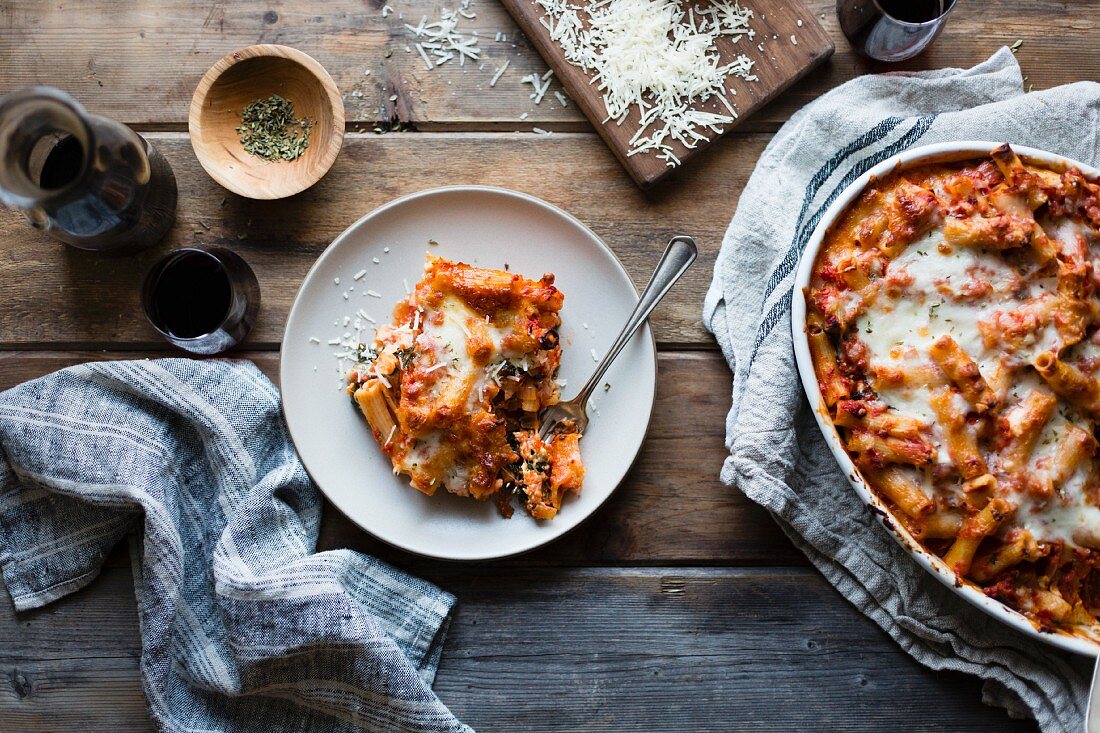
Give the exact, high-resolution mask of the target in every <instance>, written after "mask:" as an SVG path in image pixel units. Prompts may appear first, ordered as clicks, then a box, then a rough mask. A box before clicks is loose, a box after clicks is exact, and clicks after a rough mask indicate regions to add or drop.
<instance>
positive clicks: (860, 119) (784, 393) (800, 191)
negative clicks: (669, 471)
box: [703, 48, 1100, 733]
mask: <svg viewBox="0 0 1100 733" xmlns="http://www.w3.org/2000/svg"><path fill="white" fill-rule="evenodd" d="M1098 131H1100V85H1097V84H1095V83H1092V82H1081V83H1077V84H1070V85H1067V86H1062V87H1058V88H1056V89H1049V90H1046V91H1042V92H1035V93H1032V94H1025V93H1024V82H1023V77H1022V75H1021V73H1020V67H1019V66H1018V65H1017V63H1016V59H1015V57H1013V55H1012V53H1010V51H1009V50H1008V49H1007V48H1002V49H1001V50H1000V51H998V52H997V53H996V54H994V55H993V56H992V57H991V58H989V59H988V60H987V61H985V62H983V63H981V64H979V65H978V66H975V67H974V68H972V69H966V70H961V69H944V70H940V71H934V72H926V73H913V74H883V75H879V76H864V77H860V78H858V79H853V80H852V81H850V82H848V83H846V84H844V85H842V86H840V87H838V88H836V89H834V90H833V91H831V92H829V93H828V94H825V95H824V96H822V97H821V98H819V99H818V100H816V101H815V102H813V103H811V104H810V105H808V106H807V107H805V108H804V109H802V110H801V111H799V112H798V113H797V114H795V115H794V116H793V117H792V118H791V119H790V121H789V122H788V123H787V124H786V125H784V126H783V128H782V129H781V130H780V131H779V133H778V134H777V135H776V136H775V138H774V139H773V140H772V141H771V143H770V144H769V145H768V147H767V149H766V150H765V151H764V153H763V154H762V155H761V157H760V161H759V162H758V163H757V166H756V170H755V171H754V172H753V174H752V177H751V178H750V179H749V183H748V185H747V186H746V187H745V190H744V192H743V193H742V194H741V199H740V203H739V204H738V206H737V212H736V214H735V215H734V217H733V221H732V223H731V224H730V227H729V230H728V231H727V232H726V236H725V239H724V241H723V243H722V250H721V253H720V254H719V256H718V261H717V264H716V265H715V268H714V280H713V282H712V284H711V287H710V290H709V292H708V293H707V297H706V302H705V305H704V310H703V321H704V323H705V324H706V325H707V327H708V328H709V329H710V330H711V332H713V333H714V335H715V337H716V338H717V340H718V343H719V344H720V346H721V348H722V352H723V353H724V354H725V357H726V360H727V361H728V362H729V364H730V367H731V368H732V369H733V373H734V384H733V407H732V409H731V410H730V413H729V416H728V418H727V421H726V445H727V447H728V448H729V451H730V455H729V458H728V459H727V460H726V462H725V464H724V466H723V467H722V479H723V480H724V481H725V482H726V483H728V484H734V485H736V486H737V487H738V488H739V489H740V490H741V491H743V492H744V493H745V494H746V495H747V496H748V497H749V498H750V499H752V500H753V501H756V502H757V503H759V504H761V505H763V506H764V507H766V508H767V509H768V510H770V511H771V512H772V514H773V515H774V516H775V517H776V519H777V520H778V522H779V524H780V526H781V527H782V528H783V530H784V531H785V532H786V533H787V535H788V536H789V537H790V538H791V540H792V541H793V542H794V543H795V544H796V545H797V546H798V547H799V548H800V549H801V550H802V551H803V552H805V553H806V555H807V556H808V557H809V559H810V560H811V562H813V563H814V565H816V566H817V568H818V569H819V570H820V571H821V572H822V574H824V575H825V577H826V578H827V579H828V580H829V581H830V582H831V583H832V584H833V585H834V586H836V588H837V589H838V590H839V591H840V592H841V593H842V594H843V595H844V596H845V597H846V598H847V599H848V600H849V601H851V602H852V603H853V604H854V605H855V606H856V608H858V609H859V610H860V611H861V612H863V613H864V614H866V615H867V616H868V617H869V618H871V619H872V620H874V621H875V622H876V623H877V624H878V625H879V626H881V627H882V628H883V629H884V630H885V631H886V632H887V633H889V634H890V636H892V637H893V638H894V639H895V640H896V641H897V642H898V644H900V645H901V647H902V648H903V649H905V651H907V652H908V653H909V654H910V655H912V656H913V658H914V659H916V660H917V661H919V662H920V663H921V664H924V665H926V666H928V667H930V668H932V669H937V670H939V669H950V670H958V671H962V672H967V673H970V674H974V675H978V676H980V677H981V678H983V679H984V680H986V683H985V686H984V693H985V695H984V696H985V701H986V702H988V703H990V704H995V705H1000V706H1003V707H1005V708H1007V709H1008V710H1009V712H1010V713H1011V714H1013V715H1018V716H1031V717H1034V718H1035V719H1036V720H1037V721H1038V723H1039V725H1040V727H1041V729H1042V730H1043V731H1044V733H1063V732H1064V733H1080V731H1081V730H1082V727H1083V720H1084V711H1085V697H1086V691H1087V689H1088V677H1089V674H1090V672H1091V661H1090V660H1087V659H1085V658H1084V657H1078V656H1076V655H1073V654H1070V653H1067V652H1063V651H1060V650H1058V649H1055V648H1054V647H1050V646H1047V645H1045V644H1042V643H1039V642H1036V641H1033V640H1031V639H1029V638H1027V637H1025V636H1023V635H1022V634H1020V633H1018V632H1016V631H1015V630H1013V629H1010V628H1009V627H1007V626H1005V625H1003V624H1000V623H998V622H996V621H994V620H992V619H991V618H990V617H988V616H986V615H985V614H983V613H982V612H981V611H979V610H977V609H975V608H973V607H971V606H970V605H969V604H968V603H966V602H965V601H963V600H962V599H960V598H958V597H957V596H955V595H954V594H953V593H952V592H951V591H950V590H948V589H947V588H945V587H944V586H942V585H941V584H940V583H939V582H938V581H937V580H936V579H935V578H933V577H932V576H931V575H930V574H929V573H927V572H926V571H925V570H923V569H922V568H921V567H920V566H919V565H917V563H916V562H915V561H913V560H912V559H910V558H909V556H908V555H907V554H906V553H905V552H904V551H903V550H902V549H901V547H899V546H898V545H897V543H896V542H895V541H894V540H893V539H892V538H891V537H890V536H888V534H887V532H886V530H885V529H884V528H883V527H881V526H880V523H879V522H878V521H876V519H875V517H874V516H873V513H872V512H870V511H868V510H867V509H866V508H865V507H864V506H863V504H862V503H861V502H860V500H859V499H858V497H857V496H856V494H855V492H854V491H853V490H852V488H851V486H850V485H849V484H848V482H847V480H846V479H845V477H844V475H843V474H842V472H841V471H840V469H839V468H838V467H837V464H836V461H835V460H834V458H833V456H832V454H831V453H830V452H829V449H828V448H827V446H826V445H825V442H824V439H823V438H822V437H821V433H820V432H819V431H818V428H817V425H816V424H815V423H814V419H813V416H812V415H811V414H810V411H809V409H808V407H807V403H806V400H805V398H804V396H803V393H802V387H801V384H800V382H799V379H798V372H797V369H796V367H795V360H794V353H793V351H792V346H791V327H790V314H791V296H792V282H793V279H794V272H795V269H796V266H797V263H798V259H799V255H800V254H801V252H802V249H803V248H804V247H805V245H806V242H807V240H808V239H809V236H810V234H811V233H812V232H813V229H814V227H815V226H816V225H817V223H818V221H819V219H820V217H821V216H822V214H823V213H824V211H825V209H826V208H827V207H828V205H829V204H830V203H831V202H832V201H833V200H834V199H835V198H836V197H837V196H838V195H839V194H840V192H841V191H843V190H844V188H845V187H846V186H847V185H848V184H849V183H851V182H852V181H853V180H855V179H856V178H857V177H859V176H860V175H861V174H862V173H863V172H864V171H866V170H867V169H868V168H870V167H871V166H873V165H875V164H876V163H878V162H880V161H882V160H884V159H886V158H888V157H890V156H891V155H894V154H896V153H898V152H900V151H902V150H905V149H906V148H909V147H912V146H916V145H924V144H928V143H935V142H944V141H951V140H968V139H969V140H992V141H1008V142H1013V143H1018V144H1021V145H1030V146H1034V147H1037V148H1042V149H1046V150H1050V151H1053V152H1055V153H1061V154H1063V155H1068V156H1069V157H1072V158H1076V159H1078V160H1081V161H1083V162H1085V163H1089V164H1092V165H1096V164H1098V163H1100V141H1098Z"/></svg>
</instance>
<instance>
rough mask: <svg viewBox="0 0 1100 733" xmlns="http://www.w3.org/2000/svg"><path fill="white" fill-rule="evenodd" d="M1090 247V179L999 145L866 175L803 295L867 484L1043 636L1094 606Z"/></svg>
mask: <svg viewBox="0 0 1100 733" xmlns="http://www.w3.org/2000/svg"><path fill="white" fill-rule="evenodd" d="M1098 255H1100V186H1098V185H1097V184H1096V183H1095V182H1093V181H1090V180H1087V179H1086V178H1085V177H1084V176H1083V175H1082V173H1081V172H1080V171H1079V170H1076V169H1070V170H1065V171H1056V170H1051V169H1048V168H1044V167H1039V166H1037V165H1032V164H1025V163H1024V162H1022V161H1021V160H1020V158H1019V157H1018V156H1017V155H1016V154H1015V152H1014V151H1013V150H1012V149H1011V148H1010V147H1009V146H1007V145H1004V146H1001V147H1000V148H998V149H997V150H994V151H993V152H992V153H991V154H990V156H989V157H985V158H980V159H973V160H967V161H964V162H953V163H936V164H927V165H924V166H922V167H917V168H911V169H907V170H903V171H899V172H896V173H894V174H892V175H889V176H887V177H885V178H883V179H880V180H877V181H872V183H871V184H870V185H869V186H868V187H867V189H866V190H865V191H864V192H863V194H862V195H861V196H860V197H859V198H858V199H857V200H856V201H855V202H853V204H852V205H851V206H850V207H849V208H848V210H847V211H846V212H844V213H843V215H842V216H841V217H840V218H839V219H838V220H837V223H836V225H835V226H834V227H832V229H831V230H830V231H829V232H828V233H827V234H826V238H825V240H824V242H823V246H822V249H821V251H820V254H819V255H818V258H817V261H816V262H815V263H814V268H813V272H812V276H811V280H810V286H809V288H808V290H807V292H806V298H807V331H808V334H807V335H808V340H809V345H810V353H811V356H812V359H813V364H814V369H815V372H816V376H817V381H818V385H819V387H820V389H821V394H822V397H823V400H824V404H825V405H826V406H827V407H828V410H829V411H830V417H831V418H832V420H833V423H834V425H835V426H836V427H837V429H838V432H839V433H840V435H841V438H842V440H843V442H844V444H845V446H846V448H847V451H848V453H849V454H850V455H851V457H852V459H853V461H854V462H855V464H856V465H857V466H858V468H859V470H860V472H861V473H862V475H863V477H864V478H865V480H866V482H867V483H868V484H869V485H870V486H871V487H872V489H873V490H874V491H875V492H876V493H877V494H878V495H879V497H880V498H881V499H883V500H884V501H885V502H886V503H887V504H888V505H889V506H890V508H891V509H892V510H893V514H894V517H895V519H896V520H897V521H899V522H900V523H902V524H904V525H905V527H906V528H907V529H908V531H909V533H910V534H911V535H912V536H913V537H914V538H916V539H917V541H918V542H920V543H921V545H922V546H923V547H924V548H925V549H926V550H927V551H929V552H931V553H934V554H936V555H938V556H939V557H941V558H942V559H943V561H944V563H945V564H946V565H947V566H948V567H950V568H951V569H952V570H954V572H955V573H956V576H957V577H958V578H959V582H960V583H962V582H970V583H973V584H976V585H977V586H979V587H980V588H982V589H983V590H984V592H985V594H987V595H988V596H991V597H993V598H996V599H999V600H1001V601H1002V602H1004V603H1005V604H1006V605H1008V606H1010V607H1012V608H1015V609H1016V610H1018V611H1019V612H1021V613H1022V614H1024V615H1025V616H1027V617H1028V618H1029V619H1030V620H1031V621H1032V622H1033V623H1034V624H1035V625H1036V626H1037V627H1039V628H1041V629H1044V630H1055V629H1061V630H1066V631H1069V632H1074V631H1076V632H1084V631H1086V629H1084V628H1083V627H1090V626H1094V625H1095V624H1096V623H1097V614H1098V613H1100V572H1098V571H1097V567H1098V566H1100V474H1098V471H1097V461H1096V448H1097V441H1096V428H1097V419H1098V418H1100V331H1098V329H1097V324H1098V317H1100V302H1098V300H1097V295H1096V287H1097V278H1098V277H1100V272H1098V263H1097V257H1098ZM1091 631H1093V634H1094V635H1095V632H1096V631H1097V629H1096V628H1095V627H1094V628H1093V629H1091ZM1086 635H1087V634H1086Z"/></svg>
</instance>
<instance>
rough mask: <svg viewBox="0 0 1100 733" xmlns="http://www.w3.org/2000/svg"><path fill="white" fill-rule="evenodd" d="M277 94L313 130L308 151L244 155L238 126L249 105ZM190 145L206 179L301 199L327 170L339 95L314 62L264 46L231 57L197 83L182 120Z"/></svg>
mask: <svg viewBox="0 0 1100 733" xmlns="http://www.w3.org/2000/svg"><path fill="white" fill-rule="evenodd" d="M272 94H278V95H279V96H281V97H285V98H286V99H289V100H290V101H291V102H293V103H294V116H295V117H297V118H299V119H300V118H303V117H304V118H308V119H310V120H312V121H313V122H314V123H315V124H314V126H313V128H312V130H311V131H310V137H309V147H308V148H306V151H305V152H304V153H303V154H302V155H301V157H299V158H297V159H295V160H292V161H282V160H279V161H268V160H264V159H263V158H260V157H257V156H255V155H251V154H249V153H246V152H245V150H244V146H243V145H241V139H240V135H239V134H238V133H237V128H238V127H240V125H241V112H242V111H243V110H244V108H245V107H246V106H247V105H248V104H249V103H251V102H252V101H254V100H256V99H267V98H268V97H270V96H271V95H272ZM187 129H188V131H189V132H190V133H191V146H192V147H193V148H194V149H195V155H196V156H197V157H198V159H199V163H201V164H202V167H203V168H205V169H206V172H207V173H209V174H210V176H211V177H212V178H213V179H214V180H215V181H217V182H218V183H220V184H221V185H223V186H225V187H226V188H228V189H229V190H230V191H232V192H233V193H238V194H240V195H241V196H247V197H248V198H252V199H279V198H284V197H286V196H293V195H294V194H296V193H300V192H302V191H304V190H306V189H307V188H309V187H310V186H312V185H313V184H314V183H317V181H319V180H321V178H322V177H323V176H324V175H325V173H327V172H328V169H329V168H331V167H332V164H333V162H334V161H335V160H336V156H337V155H339V153H340V146H341V145H342V144H343V142H344V102H343V100H342V99H341V97H340V90H339V89H337V88H336V83H335V82H334V81H333V80H332V77H331V76H329V73H328V72H327V71H325V69H324V67H323V66H321V65H320V64H319V63H317V61H316V60H315V59H313V58H312V57H311V56H308V55H307V54H304V53H302V52H301V51H299V50H297V49H294V48H290V47H288V46H275V45H270V44H264V45H258V46H249V47H247V48H242V49H241V50H240V51H234V52H233V53H231V54H229V55H228V56H226V57H225V58H223V59H222V60H220V61H219V62H218V63H216V64H214V65H213V66H212V67H211V68H210V70H209V71H207V72H206V74H205V75H204V76H203V77H202V81H200V82H199V85H198V87H196V88H195V95H194V96H193V97H192V98H191V109H190V112H189V114H188V119H187Z"/></svg>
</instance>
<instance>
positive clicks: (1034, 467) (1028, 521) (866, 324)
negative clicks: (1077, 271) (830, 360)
mask: <svg viewBox="0 0 1100 733" xmlns="http://www.w3.org/2000/svg"><path fill="white" fill-rule="evenodd" d="M1080 231H1081V226H1080V225H1079V224H1077V223H1076V222H1067V223H1063V224H1061V225H1060V226H1058V227H1051V233H1052V235H1053V234H1055V233H1057V234H1058V235H1059V238H1061V237H1062V236H1066V237H1071V236H1076V235H1077V234H1079V233H1080ZM1057 287H1058V283H1057V278H1056V277H1052V276H1050V275H1049V274H1041V271H1040V268H1039V267H1037V266H1036V265H1034V264H1032V263H1025V264H1021V265H1019V266H1018V267H1014V266H1013V265H1011V264H1009V263H1008V262H1007V261H1006V259H1005V258H1004V257H1003V256H1001V255H1000V254H997V253H993V252H987V251H983V250H980V249H976V248H972V247H951V246H949V245H947V244H946V242H945V241H944V236H943V229H942V228H941V227H934V228H932V229H931V230H930V231H929V232H928V233H927V234H925V235H923V236H922V237H920V238H919V239H917V240H915V241H914V242H913V243H912V244H910V245H909V246H908V247H907V248H906V249H905V250H904V251H903V252H902V253H901V254H900V255H898V256H897V257H895V258H894V259H893V260H891V261H890V262H889V263H888V264H887V267H886V271H885V273H884V276H883V282H882V285H881V287H880V288H879V290H878V292H877V294H876V295H875V296H874V297H873V298H870V299H869V302H866V303H864V304H863V306H864V307H863V310H862V313H861V314H860V315H859V317H858V318H857V320H856V324H855V325H856V329H857V331H858V333H859V338H860V339H861V340H862V341H863V343H864V344H866V346H867V349H868V373H869V374H871V375H874V374H875V372H876V370H879V369H881V368H885V369H887V370H891V371H892V370H895V369H897V368H901V369H904V370H905V371H906V372H907V373H932V374H934V373H936V372H937V371H938V367H937V366H936V364H935V362H934V361H933V360H932V358H931V357H930V356H929V348H930V347H931V345H932V343H933V342H934V341H935V340H936V339H938V338H939V337H940V336H943V335H945V334H946V335H950V336H951V337H952V338H953V339H954V340H955V342H956V343H958V345H959V346H960V347H961V348H962V349H963V351H965V352H966V353H967V354H968V355H969V356H970V357H971V358H972V359H973V360H974V361H975V363H976V364H977V365H978V370H979V371H980V372H981V374H982V376H983V377H984V378H985V380H986V381H987V382H988V383H989V384H990V385H998V384H1002V383H1003V382H1004V381H1005V380H1006V379H1011V380H1012V386H1011V387H1010V388H1009V390H1008V395H1007V401H1008V403H1015V402H1018V401H1019V400H1020V399H1022V398H1023V397H1024V396H1025V395H1026V394H1028V392H1029V391H1030V390H1031V389H1037V390H1039V391H1041V392H1045V393H1048V394H1049V393H1050V390H1049V389H1047V387H1046V386H1045V385H1044V384H1043V383H1042V380H1041V379H1039V378H1038V377H1037V376H1036V375H1035V374H1034V373H1028V371H1029V370H1024V371H1017V369H1018V368H1019V367H1021V366H1024V365H1026V364H1030V363H1031V362H1032V361H1033V360H1034V358H1035V356H1037V355H1038V354H1040V353H1043V352H1047V351H1058V350H1060V349H1061V348H1062V347H1063V342H1062V338H1061V337H1060V335H1059V334H1058V331H1057V329H1056V328H1055V327H1054V325H1053V323H1047V324H1045V325H1044V326H1043V327H1042V328H1041V329H1040V330H1039V331H1038V332H1037V333H1036V334H1034V335H1032V336H1029V337H1027V338H1026V339H1025V340H1024V342H1023V343H1022V344H1021V345H1020V346H1019V347H1018V348H1014V349H1008V350H1006V346H1005V344H1004V343H1002V342H1000V341H998V340H996V339H995V337H991V336H989V335H987V334H996V332H997V329H998V325H997V316H998V314H999V313H1005V312H1012V311H1016V310H1019V309H1020V308H1021V307H1022V306H1026V305H1028V304H1031V305H1035V306H1041V305H1042V304H1043V303H1045V302H1047V301H1048V300H1051V299H1053V298H1054V294H1055V292H1056V291H1057ZM975 293H981V295H980V296H977V295H975ZM1092 348H1096V347H1092ZM1010 373H1011V375H1012V376H1009V374H1010ZM915 381H917V382H918V383H915V384H914V383H909V382H908V381H907V382H906V383H905V384H902V385H894V384H892V383H889V382H888V381H887V380H879V379H876V378H874V377H873V376H872V378H871V384H872V386H873V387H874V388H875V391H876V392H878V394H879V397H880V398H881V399H882V400H883V401H884V402H886V403H887V404H888V405H889V406H890V407H892V408H893V409H896V410H897V411H899V412H901V413H904V414H906V415H910V416H913V417H916V418H918V419H920V420H922V421H924V422H925V423H927V424H928V425H930V427H931V434H932V441H933V445H934V446H935V448H936V456H935V459H936V462H937V463H939V464H944V465H950V464H951V458H950V457H949V456H948V453H947V447H946V440H945V437H944V432H943V429H942V426H941V425H939V423H938V421H937V419H936V415H935V412H934V411H933V409H932V407H931V399H932V396H933V394H934V392H935V390H937V389H940V388H941V387H942V385H940V384H927V383H923V384H922V383H919V380H915ZM995 389H996V387H995ZM955 399H956V401H957V406H958V408H959V409H960V410H961V411H962V412H963V413H965V412H968V411H969V410H970V406H969V405H968V404H967V403H966V402H965V400H963V399H962V397H961V395H955ZM1067 411H1068V410H1067V409H1066V408H1064V407H1063V410H1062V411H1060V412H1059V413H1057V414H1056V415H1055V417H1054V418H1053V419H1052V420H1051V421H1050V422H1049V423H1048V424H1047V425H1046V426H1045V427H1044V429H1043V434H1042V436H1041V437H1040V439H1039V442H1038V443H1037V446H1036V449H1035V451H1034V454H1033V456H1032V460H1031V463H1030V466H1029V470H1031V471H1032V472H1033V473H1035V474H1038V475H1046V474H1047V473H1048V471H1047V470H1046V469H1045V468H1044V465H1045V464H1046V463H1049V458H1047V459H1046V460H1043V458H1044V456H1049V454H1050V453H1051V451H1052V450H1053V448H1054V446H1055V445H1056V444H1057V441H1058V440H1059V439H1060V437H1061V435H1062V433H1063V432H1064V430H1065V426H1067V425H1070V424H1071V422H1070V420H1068V419H1067V418H1066V413H1067ZM1086 474H1087V468H1086V466H1085V465H1084V464H1083V465H1081V466H1079V467H1078V469H1077V470H1076V471H1075V473H1074V474H1073V476H1071V477H1070V479H1069V480H1068V481H1066V482H1065V483H1064V484H1063V485H1062V486H1061V487H1060V496H1059V497H1057V498H1056V499H1055V500H1053V501H1043V502H1037V501H1035V500H1034V499H1033V498H1032V497H1031V496H1030V495H1029V494H1028V493H1027V492H1018V494H1019V496H1018V497H1017V498H1018V500H1019V509H1018V524H1020V525H1021V526H1023V527H1025V528H1026V529H1028V530H1030V531H1031V532H1032V534H1033V535H1034V536H1035V537H1036V539H1039V540H1065V541H1070V542H1072V538H1073V535H1074V533H1076V532H1080V531H1083V530H1086V529H1090V528H1100V509H1098V508H1097V507H1095V506H1092V505H1090V504H1088V503H1087V502H1086V497H1085V495H1084V493H1083V492H1082V491H1081V488H1082V486H1083V485H1084V482H1085V478H1086Z"/></svg>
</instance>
